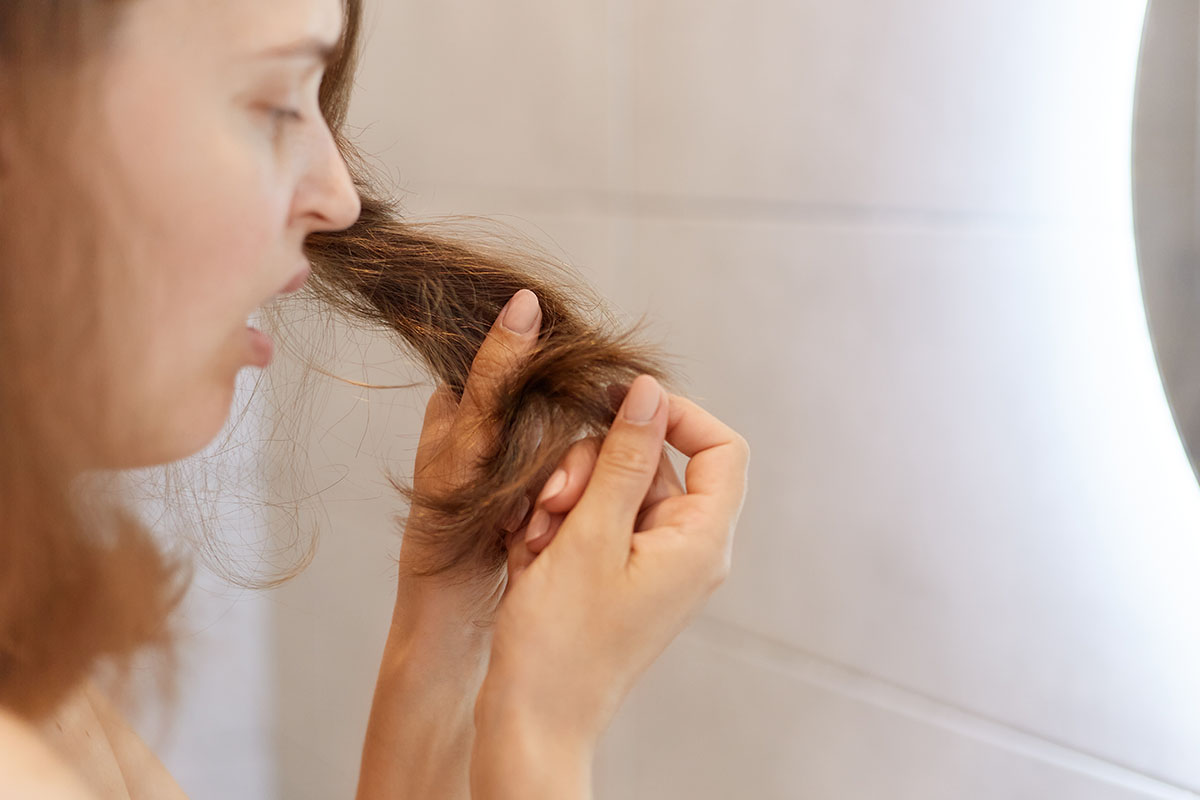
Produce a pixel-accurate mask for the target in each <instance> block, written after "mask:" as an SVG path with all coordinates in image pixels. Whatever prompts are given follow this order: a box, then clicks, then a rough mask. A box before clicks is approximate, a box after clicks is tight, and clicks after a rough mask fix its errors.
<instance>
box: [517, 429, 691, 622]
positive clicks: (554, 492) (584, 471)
mask: <svg viewBox="0 0 1200 800" xmlns="http://www.w3.org/2000/svg"><path fill="white" fill-rule="evenodd" d="M603 443H604V438H603V437H601V436H589V437H587V438H585V439H580V440H579V441H577V442H575V444H573V445H572V446H571V448H570V449H569V450H568V451H567V453H566V455H565V456H564V457H563V459H562V461H561V462H560V463H559V466H558V469H556V470H555V471H554V472H553V473H552V474H551V475H550V477H549V478H548V479H547V480H546V483H545V484H544V485H543V487H542V490H541V493H540V494H539V495H538V497H537V500H536V501H534V504H533V514H532V515H531V516H530V518H529V521H528V523H527V524H525V525H524V526H523V527H521V528H519V529H517V530H515V531H512V532H511V533H509V535H508V584H507V585H506V587H505V590H504V592H505V594H507V593H508V592H510V591H512V587H513V585H514V583H515V582H516V580H517V576H518V575H520V574H521V572H523V571H524V570H525V569H526V568H527V567H528V566H529V565H530V564H532V563H533V560H534V559H535V558H537V554H538V553H540V552H542V551H543V550H545V549H546V547H547V546H548V545H549V544H550V542H552V541H553V540H554V537H555V535H556V534H557V533H558V529H559V527H561V525H562V522H563V520H564V519H565V518H566V515H567V513H568V512H570V510H571V509H572V508H574V507H575V504H576V503H578V502H579V498H580V497H581V496H583V490H584V489H585V488H586V487H587V484H588V481H589V480H591V477H592V471H593V470H594V469H595V467H596V459H597V458H598V457H599V455H600V447H601V445H602V444H603ZM683 493H684V490H683V484H681V483H680V481H679V476H678V475H677V474H676V472H675V468H674V467H673V466H672V465H671V461H670V459H669V458H668V457H667V453H666V451H665V450H664V451H663V454H662V458H661V461H660V463H659V465H658V472H657V473H655V475H654V480H653V481H652V482H651V484H650V491H649V492H647V493H646V496H645V498H643V500H642V505H641V507H640V508H639V509H638V517H637V528H638V529H639V530H641V529H644V528H652V527H654V525H655V521H654V520H655V518H654V517H652V516H651V515H652V514H654V513H656V512H655V509H656V508H657V507H658V505H659V503H661V502H662V501H663V500H666V499H667V498H668V497H676V496H678V495H681V494H683ZM502 602H503V600H502Z"/></svg>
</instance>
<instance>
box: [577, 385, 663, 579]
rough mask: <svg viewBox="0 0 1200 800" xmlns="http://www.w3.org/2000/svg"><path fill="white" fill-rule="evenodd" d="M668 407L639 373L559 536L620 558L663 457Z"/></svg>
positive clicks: (655, 387)
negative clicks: (581, 493)
mask: <svg viewBox="0 0 1200 800" xmlns="http://www.w3.org/2000/svg"><path fill="white" fill-rule="evenodd" d="M668 410H669V404H668V403H667V402H666V393H665V392H664V391H663V389H662V386H660V385H659V383H658V381H656V380H655V379H654V378H653V377H652V376H650V375H639V376H638V377H637V378H636V379H635V380H634V381H633V383H632V384H631V385H630V387H629V392H628V394H626V396H625V399H624V401H623V402H622V403H621V408H620V410H619V411H618V412H617V416H616V418H615V419H614V420H613V424H612V427H611V429H610V430H609V432H608V435H607V436H606V437H605V438H604V443H603V444H602V445H601V447H600V454H599V456H598V457H597V459H596V466H595V469H594V470H593V472H592V477H591V480H590V481H589V482H588V485H587V488H586V489H584V492H583V496H582V497H581V498H580V499H579V502H578V503H577V504H576V505H575V508H573V509H572V510H571V512H570V513H569V514H568V515H567V519H566V520H565V521H564V522H563V526H562V529H561V530H560V531H559V534H558V536H559V537H560V538H563V539H568V540H574V541H576V542H578V543H579V544H582V545H585V546H590V547H594V548H596V549H597V550H602V551H605V552H608V553H611V554H612V555H613V557H614V558H618V557H619V558H620V560H621V562H622V563H624V560H625V559H626V558H628V556H629V547H630V539H631V538H632V537H633V527H634V524H635V522H636V521H637V515H638V512H639V510H640V509H641V506H642V501H643V500H644V499H645V497H646V493H647V492H648V491H649V490H650V486H651V484H652V483H653V481H654V476H655V474H656V473H657V472H658V466H659V463H660V462H661V460H662V454H663V441H664V439H665V437H666V431H667V417H668ZM573 520H574V522H573Z"/></svg>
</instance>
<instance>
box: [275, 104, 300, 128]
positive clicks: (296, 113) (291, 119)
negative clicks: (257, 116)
mask: <svg viewBox="0 0 1200 800" xmlns="http://www.w3.org/2000/svg"><path fill="white" fill-rule="evenodd" d="M267 113H269V114H270V115H271V120H272V121H273V122H275V123H276V124H277V125H285V124H292V123H296V122H303V121H304V115H303V114H302V113H300V110H299V109H295V108H287V107H284V106H271V107H270V108H268V109H267Z"/></svg>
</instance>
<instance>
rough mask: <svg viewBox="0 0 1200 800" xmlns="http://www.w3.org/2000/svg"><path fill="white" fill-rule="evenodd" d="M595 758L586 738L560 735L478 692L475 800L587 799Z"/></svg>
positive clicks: (473, 761)
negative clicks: (510, 799) (517, 799)
mask: <svg viewBox="0 0 1200 800" xmlns="http://www.w3.org/2000/svg"><path fill="white" fill-rule="evenodd" d="M594 755H595V745H594V743H593V742H592V741H591V739H590V737H586V736H577V735H562V734H561V733H560V732H557V731H554V730H552V729H551V727H550V726H547V725H546V724H545V723H544V722H543V721H541V720H539V719H537V718H535V717H534V716H533V715H531V714H529V713H527V712H526V710H525V709H523V708H522V707H519V706H517V705H515V704H511V703H509V702H507V701H505V700H503V699H501V698H498V697H497V695H496V694H494V693H487V692H486V691H481V692H480V696H479V699H478V700H477V702H476V705H475V742H474V747H473V749H472V751H471V770H470V776H471V796H472V798H475V800H509V798H513V799H514V800H515V799H516V798H521V800H543V799H544V800H568V799H569V800H585V799H586V798H590V797H591V796H592V762H593V760H594Z"/></svg>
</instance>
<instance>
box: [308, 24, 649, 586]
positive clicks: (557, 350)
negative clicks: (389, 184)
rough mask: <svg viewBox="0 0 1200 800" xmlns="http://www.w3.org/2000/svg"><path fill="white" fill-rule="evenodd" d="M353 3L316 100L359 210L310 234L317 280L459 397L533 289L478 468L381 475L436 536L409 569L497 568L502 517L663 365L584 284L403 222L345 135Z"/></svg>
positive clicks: (417, 531)
mask: <svg viewBox="0 0 1200 800" xmlns="http://www.w3.org/2000/svg"><path fill="white" fill-rule="evenodd" d="M361 2H362V0H348V2H347V4H346V11H347V36H346V40H345V50H344V51H343V52H342V54H341V58H339V59H338V61H337V62H336V64H335V66H334V67H333V68H331V69H330V70H329V72H327V73H326V76H325V81H324V83H323V84H322V87H321V101H322V109H323V111H324V113H325V115H326V119H327V121H328V122H329V124H330V127H331V128H332V129H333V130H334V133H335V137H336V139H337V142H338V146H339V149H340V150H341V151H342V153H343V155H344V157H345V158H346V162H347V164H348V165H349V167H350V169H351V172H352V174H353V176H354V179H355V183H356V185H357V187H358V191H359V196H360V198H361V200H362V214H361V216H360V217H359V219H358V221H357V222H356V223H355V224H354V225H353V226H352V227H350V228H349V229H347V230H344V231H337V232H327V233H317V234H313V235H311V236H310V237H309V238H308V241H307V242H306V251H307V254H308V257H309V261H310V262H311V263H312V265H313V281H312V290H313V291H314V292H315V293H316V294H317V296H318V297H320V299H321V300H323V301H324V302H325V303H327V304H328V305H329V306H331V307H332V308H334V309H336V310H338V311H340V312H341V313H343V314H344V315H345V316H347V317H349V318H351V319H354V320H358V321H359V322H360V323H364V324H367V325H369V326H371V327H376V328H378V327H383V328H386V329H390V330H391V331H393V332H395V334H397V335H398V336H399V338H400V339H401V340H402V342H403V343H404V344H405V345H407V347H408V349H409V350H410V351H411V352H413V353H414V354H415V355H417V356H418V357H419V359H420V360H421V362H422V363H423V364H424V366H425V367H426V368H427V370H428V371H429V373H430V375H431V376H432V377H434V378H435V379H438V380H440V381H442V382H444V383H446V384H447V385H448V386H449V387H450V389H451V390H452V391H453V392H454V394H455V396H456V397H461V395H462V390H463V385H464V383H465V381H466V377H467V374H468V372H469V370H470V367H471V362H472V360H473V359H474V357H475V353H476V352H477V351H478V350H479V347H480V345H481V344H482V342H483V340H484V337H485V336H486V335H487V333H488V330H489V328H490V327H491V325H492V322H493V321H494V320H495V319H496V317H497V315H498V314H499V313H500V310H501V309H502V308H503V307H504V305H505V303H507V302H508V300H509V299H510V298H511V297H512V295H513V294H514V293H515V292H516V291H517V290H519V289H521V288H527V289H531V290H532V291H534V293H535V294H537V296H538V301H539V303H540V305H541V310H542V328H541V333H540V335H539V339H538V344H537V347H536V349H535V351H534V353H533V354H532V355H531V356H530V358H529V359H528V360H527V361H526V362H525V363H524V364H523V365H522V366H521V367H520V368H519V369H518V370H516V371H515V372H514V374H513V375H512V376H510V377H509V379H508V380H507V381H506V382H505V384H504V386H503V388H502V389H501V391H500V392H499V397H500V399H501V402H500V403H499V404H498V405H496V406H495V407H493V408H492V409H490V414H489V416H488V418H487V419H486V420H485V421H484V424H485V425H486V426H487V427H488V428H489V429H490V430H492V431H495V435H496V446H495V447H494V448H493V449H492V452H491V453H490V454H489V455H488V456H487V457H486V458H484V459H483V460H482V462H481V463H480V464H479V465H478V474H477V477H476V478H475V479H473V480H471V481H469V482H466V483H464V484H463V485H461V486H459V487H457V488H455V489H454V490H453V491H451V492H448V493H445V494H443V495H441V496H432V495H428V494H424V493H420V492H418V491H416V490H414V489H413V486H412V484H411V483H409V482H408V481H405V480H402V479H400V478H398V477H397V476H395V475H389V479H390V480H391V482H392V485H393V486H394V487H395V488H396V489H397V490H398V491H399V492H400V493H401V494H402V495H404V496H405V497H406V498H407V499H408V501H409V503H410V505H411V506H413V507H419V508H420V509H421V510H422V514H423V523H424V524H422V525H421V526H414V527H412V528H410V529H409V531H408V533H407V535H417V536H419V537H420V538H423V539H428V540H429V543H430V544H431V545H434V546H435V547H432V548H429V549H431V550H432V551H434V552H438V553H440V557H439V558H438V559H437V561H436V562H434V563H431V564H427V565H423V566H422V568H421V569H419V570H418V574H422V575H438V574H443V573H447V572H456V571H466V572H472V571H474V570H479V569H482V570H488V569H494V568H496V567H497V566H499V565H501V564H503V563H504V560H505V556H506V552H505V543H504V536H503V533H502V532H501V530H500V527H499V526H500V521H501V520H504V519H506V518H508V517H509V516H510V515H513V514H514V513H517V512H519V509H520V507H521V506H522V500H523V498H528V499H532V495H533V494H536V488H537V487H539V486H540V485H541V483H542V482H543V481H544V480H545V479H546V477H547V476H548V475H549V473H550V471H551V470H553V468H554V467H555V465H557V463H558V462H559V461H560V460H561V458H562V456H563V455H564V454H565V452H566V450H567V448H568V447H569V446H570V445H571V444H572V442H574V441H575V440H576V439H578V438H579V437H580V436H585V435H603V434H604V432H605V431H607V430H608V428H609V426H610V425H611V424H612V421H613V416H614V413H615V410H616V407H617V406H619V404H620V402H621V400H622V398H623V394H624V391H625V390H626V389H627V387H628V385H629V383H631V382H632V380H633V379H634V378H636V377H637V376H638V375H639V374H643V373H646V374H650V375H654V376H655V377H656V378H657V379H659V380H660V381H662V382H663V383H664V384H666V385H668V386H670V385H671V382H672V377H671V372H670V370H669V369H668V368H667V367H666V366H665V363H666V359H665V357H664V355H663V354H662V353H660V352H659V351H658V350H657V349H656V348H654V347H651V346H650V345H647V344H645V343H643V342H640V341H639V340H638V338H637V333H638V331H639V328H638V327H636V326H635V327H630V328H626V329H624V330H622V329H620V328H619V326H618V325H617V324H616V323H615V321H614V318H613V317H612V316H611V315H610V314H608V313H607V312H606V310H605V308H604V304H603V301H602V300H600V299H599V298H598V297H596V296H595V294H594V293H592V292H590V291H589V290H588V289H587V287H585V286H583V285H581V284H579V283H578V282H564V281H563V280H562V279H561V278H560V279H558V280H556V279H555V276H553V275H550V274H545V273H546V270H534V269H531V268H530V267H531V266H532V264H533V262H532V260H525V259H522V258H520V256H519V255H515V254H512V253H496V252H492V251H490V250H489V249H487V248H484V247H481V246H478V245H473V244H471V243H468V242H465V241H461V240H457V239H451V238H447V237H445V236H442V235H439V233H438V232H437V230H436V226H434V227H432V228H431V227H429V226H424V225H420V224H416V223H410V222H408V221H406V220H404V219H403V217H402V216H401V214H400V211H399V209H398V206H397V204H396V203H395V202H393V201H390V200H387V199H385V198H384V196H383V195H382V193H381V192H380V191H379V189H378V188H377V185H376V182H375V181H374V180H373V179H372V176H371V175H370V173H369V172H368V171H367V170H366V169H365V167H364V159H363V157H362V156H361V154H360V153H359V152H358V151H357V150H356V148H355V147H354V145H353V144H352V143H351V142H349V141H348V140H347V139H346V137H345V136H344V135H342V134H341V130H342V127H343V125H344V120H345V115H346V109H347V105H348V103H349V99H350V85H351V84H350V81H349V80H348V76H349V75H350V74H352V73H353V71H354V62H355V60H356V56H357V53H356V50H355V43H356V42H357V39H358V36H357V32H358V26H359V25H360V24H361V23H360V20H361ZM585 312H587V313H586V316H585Z"/></svg>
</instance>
